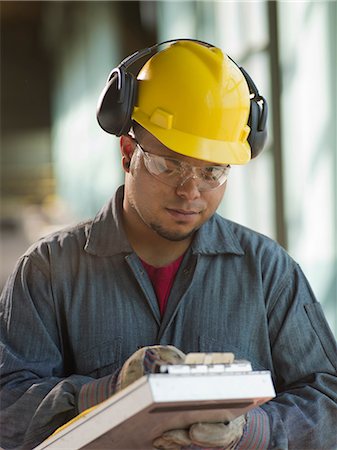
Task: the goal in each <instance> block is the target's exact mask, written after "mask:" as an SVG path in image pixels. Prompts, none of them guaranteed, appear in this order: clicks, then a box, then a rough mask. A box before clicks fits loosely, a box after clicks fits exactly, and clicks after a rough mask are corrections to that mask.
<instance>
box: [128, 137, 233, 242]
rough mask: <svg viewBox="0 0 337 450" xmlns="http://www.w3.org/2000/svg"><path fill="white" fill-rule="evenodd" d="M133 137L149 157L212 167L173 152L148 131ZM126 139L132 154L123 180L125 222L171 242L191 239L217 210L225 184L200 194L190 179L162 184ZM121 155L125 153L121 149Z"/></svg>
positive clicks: (133, 145) (134, 146)
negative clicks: (158, 156) (163, 157)
mask: <svg viewBox="0 0 337 450" xmlns="http://www.w3.org/2000/svg"><path fill="white" fill-rule="evenodd" d="M136 138H137V141H138V142H139V144H140V145H141V147H142V148H143V149H144V150H145V151H146V152H148V153H150V154H155V155H160V156H165V157H171V158H175V159H177V160H179V161H184V162H188V163H189V164H191V165H193V166H197V167H208V166H210V165H214V164H212V163H209V162H205V161H200V160H197V159H194V158H189V157H187V156H183V155H180V154H178V153H175V152H173V151H171V150H169V149H168V148H167V147H165V146H164V145H163V144H161V143H160V142H159V141H158V140H157V139H156V138H155V137H154V136H153V135H151V134H149V133H147V132H146V133H141V136H140V137H139V138H138V137H137V136H136ZM125 139H126V140H127V144H128V145H129V146H132V149H133V152H130V153H129V155H130V154H131V153H132V156H131V165H130V171H129V173H127V174H126V179H125V200H124V211H125V214H126V215H127V219H128V220H129V221H130V220H131V221H132V222H133V223H134V224H135V225H137V226H138V227H139V226H140V227H141V229H143V230H144V231H145V230H146V231H148V230H151V231H152V232H155V233H157V234H158V235H159V236H161V237H163V238H165V239H168V240H170V241H181V240H184V239H188V238H190V237H191V236H192V235H193V233H194V232H195V231H196V230H197V229H198V228H200V226H201V225H202V224H203V223H205V222H206V221H207V220H208V219H209V218H210V217H211V216H212V215H213V214H214V212H215V211H216V209H217V208H218V206H219V203H220V201H221V200H222V197H223V195H224V192H225V189H226V183H225V184H223V185H222V186H220V187H218V188H216V189H214V190H209V191H202V192H200V191H199V189H198V181H197V180H195V179H193V178H192V177H190V178H189V179H187V180H186V182H184V183H183V184H181V185H179V186H177V187H173V186H169V185H167V184H164V183H162V182H161V181H159V180H158V179H157V178H155V177H154V176H153V175H151V174H150V173H149V172H148V170H147V169H146V167H145V165H144V156H143V154H142V152H141V151H140V150H139V149H137V147H136V142H135V141H133V142H130V140H131V138H129V137H127V138H125ZM124 145H126V144H125V141H124ZM122 147H123V145H122ZM122 152H123V153H125V152H124V151H123V148H122ZM144 227H145V228H144Z"/></svg>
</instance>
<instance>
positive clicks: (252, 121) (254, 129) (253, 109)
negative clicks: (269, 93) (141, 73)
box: [248, 97, 267, 159]
mask: <svg viewBox="0 0 337 450" xmlns="http://www.w3.org/2000/svg"><path fill="white" fill-rule="evenodd" d="M259 98H260V100H261V102H262V105H261V106H260V105H259V104H258V101H259ZM266 120H267V102H266V101H265V100H264V99H263V98H262V97H257V98H253V99H251V101H250V115H249V120H248V126H249V127H250V133H249V136H248V143H249V145H250V149H251V158H252V159H253V158H256V157H257V156H258V155H259V154H260V153H261V152H262V150H263V148H264V146H265V144H266V140H267V128H266Z"/></svg>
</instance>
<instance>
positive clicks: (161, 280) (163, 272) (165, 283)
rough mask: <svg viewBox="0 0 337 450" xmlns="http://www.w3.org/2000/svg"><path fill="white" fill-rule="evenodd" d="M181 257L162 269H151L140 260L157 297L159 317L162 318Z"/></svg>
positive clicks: (151, 267)
mask: <svg viewBox="0 0 337 450" xmlns="http://www.w3.org/2000/svg"><path fill="white" fill-rule="evenodd" d="M183 256H184V255H181V256H179V258H178V259H176V260H175V261H173V262H172V263H170V264H169V265H168V266H164V267H153V266H151V265H150V264H148V263H146V262H145V261H143V260H141V261H142V264H143V266H144V268H145V270H146V272H147V273H148V275H149V277H150V280H151V282H152V285H153V288H154V290H155V293H156V295H157V300H158V305H159V310H160V314H161V316H163V314H164V312H165V309H166V305H167V299H168V297H169V295H170V292H171V288H172V285H173V281H174V278H175V276H176V273H177V271H178V269H179V266H180V264H181V261H182V259H183Z"/></svg>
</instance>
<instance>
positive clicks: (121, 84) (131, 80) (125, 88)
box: [97, 39, 268, 158]
mask: <svg viewBox="0 0 337 450" xmlns="http://www.w3.org/2000/svg"><path fill="white" fill-rule="evenodd" d="M179 41H192V42H195V43H198V44H200V45H203V46H206V47H211V48H213V47H214V48H215V46H214V45H211V44H208V43H207V42H204V41H199V40H195V39H172V40H168V41H164V42H161V43H159V44H155V45H153V46H152V47H148V48H144V49H142V50H139V51H137V52H135V53H133V54H131V55H130V56H128V57H127V58H125V59H124V60H123V61H122V62H121V63H120V64H119V65H118V66H117V67H116V68H114V69H113V70H112V71H111V73H110V75H109V77H108V80H107V83H106V85H105V87H104V89H103V91H102V93H101V95H100V97H99V100H98V104H97V121H98V123H99V125H100V127H101V128H102V129H103V130H104V131H106V132H107V133H110V134H114V135H115V136H122V135H124V134H127V133H128V132H129V130H130V128H131V126H132V114H133V110H134V107H135V104H136V100H137V87H138V82H137V79H136V78H135V76H134V75H133V74H132V73H131V72H130V71H129V70H128V69H129V67H130V66H131V65H133V64H134V63H135V62H136V61H138V60H140V59H141V58H144V57H145V56H147V60H149V59H150V57H151V56H152V54H153V53H154V52H155V51H156V50H157V49H158V47H160V46H162V45H164V44H169V43H174V42H179ZM229 58H230V57H229ZM147 60H146V61H147ZM230 60H231V61H232V62H233V63H234V64H235V65H236V66H237V67H238V68H239V69H240V71H241V72H242V74H243V76H244V78H245V80H246V82H247V85H248V87H249V92H250V113H249V119H248V123H247V124H248V126H249V127H250V133H249V136H248V139H247V140H248V143H249V146H250V149H251V158H255V157H256V156H257V155H259V154H260V153H261V151H262V150H263V147H264V145H265V142H266V139H267V129H266V122H267V115H268V106H267V102H266V100H265V99H264V97H262V96H261V95H260V94H259V91H258V89H257V87H256V85H255V83H254V82H253V80H252V79H251V77H250V76H249V74H248V73H247V72H246V71H245V70H244V69H243V68H242V67H240V66H239V65H238V64H237V63H236V62H235V61H233V60H232V58H230ZM146 61H145V62H146ZM144 64H145V63H144Z"/></svg>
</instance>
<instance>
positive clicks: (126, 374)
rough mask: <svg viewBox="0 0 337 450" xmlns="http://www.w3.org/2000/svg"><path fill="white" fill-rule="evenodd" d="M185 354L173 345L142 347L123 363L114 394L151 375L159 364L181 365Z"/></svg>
mask: <svg viewBox="0 0 337 450" xmlns="http://www.w3.org/2000/svg"><path fill="white" fill-rule="evenodd" d="M184 360H185V353H183V352H182V351H180V350H179V349H177V348H176V347H174V346H173V345H153V346H150V347H142V348H141V349H139V350H137V351H136V352H135V353H133V354H132V355H131V356H130V358H129V359H127V360H126V361H125V363H124V364H123V367H122V369H121V371H120V373H119V375H118V380H117V386H116V392H118V391H120V390H121V389H124V388H126V387H127V386H129V384H131V383H133V382H134V381H136V380H137V379H138V378H140V377H142V376H143V375H145V374H147V373H153V372H155V370H156V367H157V366H158V365H161V364H183V362H184Z"/></svg>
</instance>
